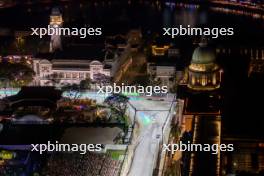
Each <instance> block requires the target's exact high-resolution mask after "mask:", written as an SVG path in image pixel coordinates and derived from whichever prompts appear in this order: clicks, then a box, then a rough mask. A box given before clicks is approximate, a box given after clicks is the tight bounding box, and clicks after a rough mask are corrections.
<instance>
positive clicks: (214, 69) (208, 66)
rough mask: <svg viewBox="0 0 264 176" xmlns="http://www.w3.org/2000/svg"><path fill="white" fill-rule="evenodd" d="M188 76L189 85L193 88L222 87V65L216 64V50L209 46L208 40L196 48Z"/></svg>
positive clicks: (202, 89) (211, 88)
mask: <svg viewBox="0 0 264 176" xmlns="http://www.w3.org/2000/svg"><path fill="white" fill-rule="evenodd" d="M187 76H188V80H187V86H188V87H189V88H190V89H192V90H197V91H204V90H207V91H208V90H209V91H210V90H215V89H218V88H219V87H220V83H221V72H220V67H219V66H218V65H217V64H216V54H215V51H214V50H213V49H211V48H209V47H208V46H207V42H205V41H203V42H201V43H200V44H199V47H197V48H196V49H195V50H194V52H193V55H192V60H191V64H190V65H189V67H188V75H187Z"/></svg>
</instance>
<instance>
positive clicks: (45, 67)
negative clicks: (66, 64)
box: [41, 66, 49, 72]
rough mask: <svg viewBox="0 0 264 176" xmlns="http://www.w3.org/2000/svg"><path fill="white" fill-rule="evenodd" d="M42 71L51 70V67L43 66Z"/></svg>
mask: <svg viewBox="0 0 264 176" xmlns="http://www.w3.org/2000/svg"><path fill="white" fill-rule="evenodd" d="M41 72H49V67H48V66H42V67H41Z"/></svg>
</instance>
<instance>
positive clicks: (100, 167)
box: [42, 152, 121, 176]
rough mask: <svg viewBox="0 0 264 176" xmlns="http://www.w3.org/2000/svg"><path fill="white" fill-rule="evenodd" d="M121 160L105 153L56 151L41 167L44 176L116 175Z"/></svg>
mask: <svg viewBox="0 0 264 176" xmlns="http://www.w3.org/2000/svg"><path fill="white" fill-rule="evenodd" d="M120 169H121V161H119V160H114V159H112V158H111V157H110V156H108V155H107V154H102V153H100V154H99V153H91V152H90V153H87V154H85V155H80V154H79V153H56V154H53V155H52V156H51V157H50V158H49V159H48V162H47V165H46V166H45V167H44V169H43V173H42V174H43V175H46V176H58V175H60V176H69V175H70V176H117V175H119V171H120Z"/></svg>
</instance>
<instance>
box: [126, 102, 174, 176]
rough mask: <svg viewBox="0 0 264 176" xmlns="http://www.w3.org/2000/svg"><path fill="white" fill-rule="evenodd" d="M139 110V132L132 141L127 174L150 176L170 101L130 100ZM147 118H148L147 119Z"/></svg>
mask: <svg viewBox="0 0 264 176" xmlns="http://www.w3.org/2000/svg"><path fill="white" fill-rule="evenodd" d="M131 104H132V105H133V106H135V107H136V109H138V110H151V111H139V112H138V113H137V116H136V121H137V122H138V123H139V124H140V125H139V128H140V129H139V130H140V134H139V136H138V137H137V139H135V140H133V141H135V142H134V143H132V145H135V146H136V147H135V151H134V157H133V160H132V163H131V166H130V169H129V172H128V174H127V175H128V176H142V175H144V176H152V175H153V170H154V168H155V166H156V159H157V157H158V154H159V145H160V142H162V126H163V125H164V123H165V122H166V119H167V115H168V110H169V109H170V106H171V101H153V100H146V99H144V98H143V100H141V101H131ZM148 118H149V119H148Z"/></svg>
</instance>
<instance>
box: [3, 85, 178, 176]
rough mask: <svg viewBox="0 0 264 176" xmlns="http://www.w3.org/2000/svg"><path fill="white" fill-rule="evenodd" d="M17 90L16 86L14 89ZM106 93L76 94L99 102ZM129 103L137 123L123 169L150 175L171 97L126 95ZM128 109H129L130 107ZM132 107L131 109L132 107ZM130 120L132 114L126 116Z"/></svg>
mask: <svg viewBox="0 0 264 176" xmlns="http://www.w3.org/2000/svg"><path fill="white" fill-rule="evenodd" d="M17 91H18V90H17ZM17 91H14V90H13V91H11V90H5V91H1V92H0V93H1V96H6V95H11V94H13V95H14V94H16V92H17ZM74 96H76V95H74V92H71V93H70V92H64V93H63V97H70V98H73V97H74ZM107 96H108V95H106V94H97V92H84V93H81V94H80V95H77V97H78V98H90V99H95V100H96V101H97V102H98V103H102V102H103V101H104V99H105V98H106V97H107ZM129 98H130V99H129V103H130V104H131V105H132V106H129V108H132V107H133V110H135V109H136V110H137V111H138V112H137V115H136V119H135V120H136V121H137V123H138V124H139V127H138V130H139V134H138V135H137V136H136V137H135V139H133V140H132V145H134V146H135V148H134V155H133V159H132V162H131V164H130V167H129V169H128V171H127V173H125V175H129V176H141V175H144V176H151V175H152V174H153V170H154V168H155V167H156V161H157V158H158V154H159V145H160V142H162V138H163V136H162V135H163V134H162V127H163V126H164V124H165V123H166V120H167V117H168V113H169V109H170V107H171V105H172V101H173V97H172V96H169V98H165V99H164V100H163V101H158V100H151V99H155V98H153V97H135V96H130V97H129ZM131 110H132V109H131ZM133 110H132V111H133ZM130 118H131V120H132V118H133V117H130Z"/></svg>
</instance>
